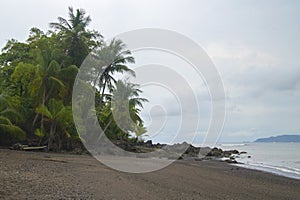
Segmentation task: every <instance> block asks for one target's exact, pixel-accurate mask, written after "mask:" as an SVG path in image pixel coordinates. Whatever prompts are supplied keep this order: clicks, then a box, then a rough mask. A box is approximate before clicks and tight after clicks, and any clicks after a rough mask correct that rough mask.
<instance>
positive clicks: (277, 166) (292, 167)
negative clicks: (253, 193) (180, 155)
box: [218, 143, 300, 180]
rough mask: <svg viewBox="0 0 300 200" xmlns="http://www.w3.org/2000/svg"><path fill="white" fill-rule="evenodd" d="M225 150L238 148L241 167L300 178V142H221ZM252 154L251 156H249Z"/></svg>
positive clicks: (220, 146) (221, 146) (238, 159)
mask: <svg viewBox="0 0 300 200" xmlns="http://www.w3.org/2000/svg"><path fill="white" fill-rule="evenodd" d="M218 147H219V148H222V149H223V150H232V149H236V150H238V151H239V152H242V151H245V152H247V154H241V155H238V156H237V158H236V160H237V161H238V162H241V163H243V164H241V165H239V164H238V165H239V166H241V167H246V168H250V169H256V170H261V171H266V172H270V173H274V174H277V175H281V176H286V177H290V178H294V179H299V180H300V143H242V144H220V145H218ZM249 156H250V157H249Z"/></svg>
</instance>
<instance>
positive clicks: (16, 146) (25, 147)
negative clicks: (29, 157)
mask: <svg viewBox="0 0 300 200" xmlns="http://www.w3.org/2000/svg"><path fill="white" fill-rule="evenodd" d="M45 148H47V146H38V147H30V146H28V145H23V144H20V143H17V144H14V145H13V146H11V147H10V149H12V150H23V151H31V150H43V149H45Z"/></svg>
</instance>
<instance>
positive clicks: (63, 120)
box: [35, 98, 73, 150]
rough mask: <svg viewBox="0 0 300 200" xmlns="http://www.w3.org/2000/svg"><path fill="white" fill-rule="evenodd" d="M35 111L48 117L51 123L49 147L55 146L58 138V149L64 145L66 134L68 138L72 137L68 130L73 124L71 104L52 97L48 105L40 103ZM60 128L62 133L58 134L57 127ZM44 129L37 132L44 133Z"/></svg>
mask: <svg viewBox="0 0 300 200" xmlns="http://www.w3.org/2000/svg"><path fill="white" fill-rule="evenodd" d="M35 111H36V112H37V113H39V114H41V115H43V116H45V117H46V118H47V122H48V123H50V130H49V137H48V148H49V149H51V148H53V142H54V140H55V138H57V140H56V141H57V142H58V149H59V150H60V149H61V147H62V138H63V136H66V137H67V138H70V137H71V134H70V133H69V132H68V128H70V126H71V124H72V121H73V120H72V119H73V118H72V109H71V107H70V106H64V105H63V103H62V102H61V101H58V100H56V99H53V98H52V99H50V100H49V103H48V105H47V106H45V105H40V106H38V107H37V108H36V109H35ZM58 128H60V133H63V134H64V135H60V134H58V133H59V132H58V131H57V129H58ZM42 132H44V130H41V129H38V130H37V133H42Z"/></svg>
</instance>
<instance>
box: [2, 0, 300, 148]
mask: <svg viewBox="0 0 300 200" xmlns="http://www.w3.org/2000/svg"><path fill="white" fill-rule="evenodd" d="M68 6H73V7H74V8H84V9H85V10H86V11H87V13H88V14H89V15H90V16H91V17H92V20H93V21H92V23H91V25H90V29H97V30H99V31H100V32H101V33H102V34H103V35H104V36H105V37H107V38H110V37H113V36H115V35H117V34H119V33H122V32H125V31H130V30H134V29H138V28H149V27H150V28H163V29H168V30H173V31H176V32H178V33H181V34H184V35H186V36H187V37H189V38H191V39H192V40H194V41H195V42H197V43H198V44H199V45H200V46H201V47H202V48H203V49H204V50H205V51H206V52H207V54H208V55H209V57H210V58H211V59H212V61H213V63H214V64H215V66H216V68H217V69H218V70H219V73H220V74H221V77H222V79H223V82H224V87H225V93H226V122H225V125H224V129H223V132H222V135H221V138H220V141H221V142H222V141H227V142H230V141H252V140H254V139H256V138H258V137H265V136H271V135H279V134H290V133H297V134H299V133H300V104H299V102H300V37H299V36H300V23H299V22H300V1H296V0H295V1H290V0H282V1H277V0H270V1H268V0H265V1H260V0H257V1H256V0H252V1H238V0H236V1H231V0H227V1H222V0H219V1H214V0H210V1H199V0H188V1H177V0H164V1H161V0H151V1H141V0H134V1H126V0H122V1H116V0H93V1H67V0H64V1H61V0H52V1H40V0H36V1H33V0H26V1H17V0H10V1H1V2H0V7H1V18H0V22H1V25H2V29H1V32H0V45H1V46H3V45H4V44H5V42H6V41H7V40H8V39H10V38H15V39H18V40H20V41H24V40H25V39H26V37H27V35H28V31H29V29H30V28H31V27H33V26H35V27H39V28H40V29H42V30H46V29H48V23H49V22H54V21H56V18H57V17H58V16H62V17H67V15H66V13H67V7H68ZM156 53H157V52H156ZM155 56H156V54H155V53H153V54H151V56H149V57H151V58H152V59H154V58H155ZM161 57H162V56H161V55H160V56H157V59H158V61H157V62H155V63H158V62H159V61H161V60H160V59H162V58H161ZM166 57H167V55H166ZM141 58H142V56H141ZM138 60H139V59H137V61H138ZM140 60H143V62H142V61H140V63H145V60H146V59H145V58H144V59H140ZM169 60H170V59H169ZM173 62H174V60H173ZM137 63H138V62H137ZM172 64H174V63H172ZM177 64H178V66H179V65H181V66H183V65H184V64H182V63H180V61H178V63H177ZM200 82H201V81H200ZM199 85H202V84H201V83H199ZM162 90H163V89H162ZM149 91H150V92H148V94H149V95H151V89H150V90H149ZM146 93H147V92H146ZM161 93H162V94H164V92H163V91H161ZM200 93H201V92H200ZM201 95H202V97H203V99H206V98H205V96H207V94H206V92H205V91H204V92H203V94H199V96H201ZM164 97H165V99H168V95H166V96H164ZM149 98H150V100H153V102H156V101H157V102H156V104H160V103H161V102H162V100H161V99H160V100H159V99H158V100H157V96H156V97H153V96H152V97H149ZM155 98H156V99H155ZM200 99H201V97H200ZM175 104H176V102H174V106H170V105H173V103H171V101H169V102H167V105H166V107H168V108H166V110H168V112H167V116H164V117H166V118H169V119H170V123H169V124H166V126H165V127H166V129H165V131H164V132H165V135H163V136H159V137H156V140H157V141H162V142H167V141H168V140H169V138H170V137H172V132H174V130H175V129H177V128H178V127H177V125H178V122H177V121H178V120H179V119H180V113H179V114H178V112H177V110H178V109H179V108H178V106H176V105H175ZM153 105H155V103H153ZM146 107H147V105H146ZM148 107H149V105H148ZM200 108H201V110H202V112H203V113H204V114H203V118H202V119H201V120H202V121H203V122H209V117H210V114H209V112H210V111H209V110H210V109H209V103H205V100H203V102H201V106H200ZM147 109H148V110H149V109H150V108H147ZM150 113H151V114H152V115H153V116H152V122H153V121H155V120H156V121H161V118H160V117H161V114H162V113H164V112H163V109H161V108H160V107H154V108H153V109H152V110H151V112H150ZM143 116H144V117H145V120H146V122H147V123H148V122H149V118H148V117H147V113H146V114H143ZM174 116H175V117H174ZM176 117H177V118H176ZM176 120H177V121H176ZM149 126H151V123H149ZM206 128H207V126H206V125H203V126H202V125H200V127H199V129H197V130H196V131H194V132H197V134H198V135H199V138H198V141H196V142H195V143H200V142H201V141H200V140H201V136H203V133H204V132H205V130H206ZM189 131H190V130H186V134H189Z"/></svg>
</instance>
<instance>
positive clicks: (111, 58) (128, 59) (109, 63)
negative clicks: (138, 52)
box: [92, 39, 135, 107]
mask: <svg viewBox="0 0 300 200" xmlns="http://www.w3.org/2000/svg"><path fill="white" fill-rule="evenodd" d="M125 48H126V45H125V44H124V43H123V42H122V41H121V40H116V39H113V40H112V41H111V42H110V43H109V44H108V45H107V44H105V43H104V44H103V46H102V47H101V48H100V49H99V50H97V51H95V52H94V53H93V54H92V55H93V57H94V58H95V60H96V62H97V65H98V72H97V75H96V78H95V80H96V81H98V88H100V102H102V101H103V100H104V96H105V94H104V93H105V90H106V89H109V91H110V92H111V91H112V89H113V84H114V83H116V82H117V81H116V79H115V78H114V77H113V75H114V74H115V73H124V72H129V73H130V74H131V75H133V76H134V75H135V73H134V71H133V70H131V69H129V68H128V66H127V64H128V63H134V58H133V57H132V56H131V52H130V51H129V50H125ZM94 85H95V83H94ZM100 107H101V106H100Z"/></svg>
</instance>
